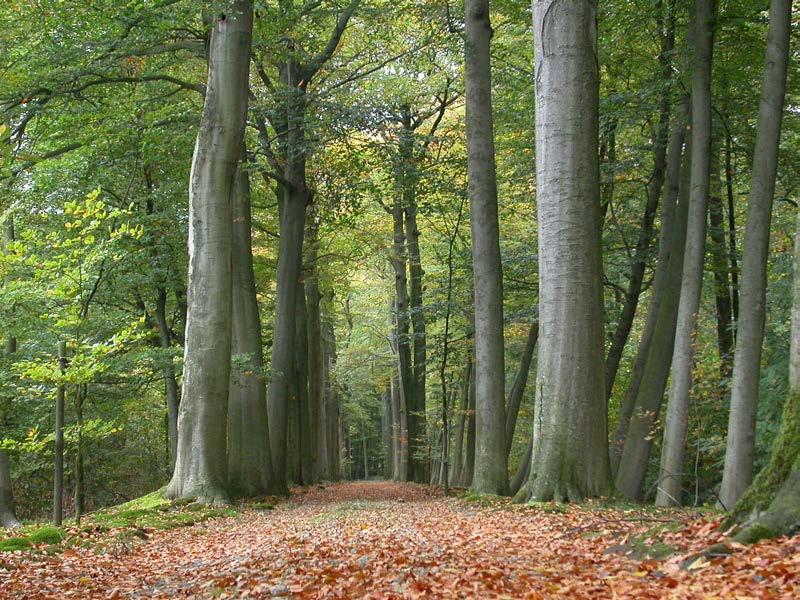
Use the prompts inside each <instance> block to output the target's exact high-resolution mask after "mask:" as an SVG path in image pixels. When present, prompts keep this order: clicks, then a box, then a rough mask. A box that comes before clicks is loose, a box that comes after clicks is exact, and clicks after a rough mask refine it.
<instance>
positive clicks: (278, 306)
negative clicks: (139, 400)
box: [267, 57, 310, 492]
mask: <svg viewBox="0 0 800 600" xmlns="http://www.w3.org/2000/svg"><path fill="white" fill-rule="evenodd" d="M303 70H304V69H303V68H302V66H301V65H299V64H298V63H297V62H296V60H295V58H294V57H291V58H289V59H288V60H287V61H286V62H285V63H283V64H282V65H281V84H282V86H283V88H284V90H283V94H282V97H283V100H284V102H285V107H284V108H285V114H286V123H285V133H283V132H281V134H280V135H281V139H280V142H281V144H282V150H283V152H284V156H283V159H284V161H285V165H284V172H283V177H284V179H285V180H286V185H284V186H282V187H283V197H282V198H281V199H280V201H279V204H280V207H279V210H280V225H279V227H280V234H281V235H280V241H279V244H278V268H277V281H276V302H275V325H274V333H273V338H272V357H271V362H270V381H269V388H268V390H267V399H268V401H267V408H268V413H269V436H270V447H271V452H272V468H273V474H274V476H275V480H276V483H277V485H278V486H279V488H280V489H281V491H283V492H285V491H286V483H285V482H286V464H287V460H288V459H289V458H290V457H289V456H288V455H287V431H288V427H289V403H290V402H291V389H292V380H293V378H294V366H295V341H296V335H297V332H296V329H295V312H296V310H297V292H298V281H299V279H300V267H301V265H302V255H303V237H304V232H305V219H306V207H307V205H308V202H309V197H310V190H309V189H308V186H307V183H306V158H307V153H308V147H307V145H308V141H307V140H306V135H305V118H306V106H307V97H306V86H307V85H308V78H307V77H305V74H304V73H303ZM299 289H302V288H299ZM298 414H299V413H298Z"/></svg>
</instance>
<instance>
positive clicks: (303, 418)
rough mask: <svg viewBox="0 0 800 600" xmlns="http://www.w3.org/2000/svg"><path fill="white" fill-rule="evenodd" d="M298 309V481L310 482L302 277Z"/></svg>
mask: <svg viewBox="0 0 800 600" xmlns="http://www.w3.org/2000/svg"><path fill="white" fill-rule="evenodd" d="M295 301H296V302H297V310H296V312H295V331H296V334H297V337H296V338H295V345H294V356H295V389H296V390H297V408H298V411H299V412H298V416H299V420H298V424H299V434H300V439H299V448H298V449H299V451H300V461H299V463H300V482H302V483H303V484H304V485H308V484H309V483H313V481H314V478H313V472H314V470H315V467H314V462H315V457H316V452H315V450H314V438H313V436H312V427H311V405H310V401H309V396H308V327H307V323H306V320H307V318H308V310H307V308H306V295H305V287H304V283H303V282H302V281H298V282H297V295H296V297H295Z"/></svg>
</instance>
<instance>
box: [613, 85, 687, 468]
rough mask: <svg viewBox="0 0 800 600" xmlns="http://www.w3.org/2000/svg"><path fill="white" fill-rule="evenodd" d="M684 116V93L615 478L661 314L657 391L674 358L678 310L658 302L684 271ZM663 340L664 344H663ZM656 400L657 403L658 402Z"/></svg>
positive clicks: (616, 446) (621, 420)
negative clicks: (653, 271) (663, 321)
mask: <svg viewBox="0 0 800 600" xmlns="http://www.w3.org/2000/svg"><path fill="white" fill-rule="evenodd" d="M687 117H688V99H685V98H684V99H682V100H681V101H679V102H678V103H677V104H676V105H675V117H674V119H673V120H672V125H671V127H670V135H669V142H668V149H667V167H666V174H665V183H664V200H663V202H662V203H661V219H660V220H661V230H660V233H659V240H658V255H657V257H656V268H655V275H654V277H653V285H652V288H651V289H652V291H651V293H650V303H649V305H648V307H647V316H646V318H645V324H644V328H643V330H642V337H641V339H640V341H639V347H638V349H637V352H636V359H635V361H634V364H633V369H632V371H631V377H630V382H629V384H628V387H627V389H626V390H625V396H624V397H623V400H622V404H621V405H620V409H619V412H618V414H617V424H616V426H615V428H614V434H613V436H612V438H611V444H610V448H609V451H610V457H611V472H612V474H613V475H614V476H615V477H616V475H617V471H618V469H619V462H620V458H621V457H622V451H623V448H624V447H625V440H626V437H627V435H628V427H629V426H630V422H631V416H632V415H633V412H634V409H635V407H636V405H637V402H641V400H640V399H639V398H638V396H639V389H640V387H641V385H642V379H643V377H644V372H645V368H646V367H647V365H648V363H649V360H650V352H651V348H652V345H653V340H654V338H655V332H656V327H657V324H658V322H659V319H662V318H666V319H667V321H666V322H665V323H664V324H663V325H662V328H661V329H660V332H661V334H662V335H665V336H666V338H662V339H659V340H658V341H657V344H659V348H657V349H655V353H656V354H659V353H663V356H661V357H660V359H659V358H655V360H657V361H659V363H658V365H659V367H660V369H659V370H656V371H653V370H652V369H653V366H651V371H650V372H649V373H648V377H650V378H653V377H654V376H655V375H656V374H657V373H663V380H664V382H663V383H662V384H660V387H659V386H656V390H658V389H660V390H661V392H660V396H663V394H664V387H663V386H664V385H666V375H667V374H668V372H669V365H670V363H671V360H672V343H673V341H674V338H673V336H674V334H675V318H674V316H675V314H676V311H675V310H674V309H673V310H670V311H669V312H668V313H666V314H665V315H664V317H662V316H661V310H662V308H661V307H662V304H663V302H664V299H665V297H666V294H667V291H668V289H669V290H671V291H670V293H671V294H672V295H671V296H670V298H672V299H673V304H672V305H671V306H673V307H674V308H677V300H678V298H677V292H678V290H679V288H680V279H681V272H682V271H683V247H684V244H685V241H686V205H687V200H688V193H689V180H688V174H689V166H688V163H686V166H685V167H684V168H683V170H682V169H681V159H682V157H683V156H684V151H683V145H684V141H685V139H686V120H687ZM684 161H685V159H684ZM681 173H683V174H684V177H685V180H684V181H681ZM681 191H683V194H684V195H683V196H682V198H683V200H682V202H681V207H682V210H680V211H677V206H678V197H679V194H680V193H681ZM665 345H666V346H667V347H665ZM665 357H666V358H665ZM664 363H666V368H664ZM661 378H662V377H660V376H659V377H656V379H657V380H659V381H660V380H661ZM649 383H651V380H650V379H648V384H649ZM648 393H652V392H648ZM660 405H661V404H660V402H659V404H658V406H660ZM645 462H646V461H645Z"/></svg>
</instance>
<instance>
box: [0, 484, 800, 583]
mask: <svg viewBox="0 0 800 600" xmlns="http://www.w3.org/2000/svg"><path fill="white" fill-rule="evenodd" d="M715 524H716V522H715V521H713V520H709V519H707V518H698V515H696V514H690V513H686V512H674V511H673V512H665V511H659V512H653V511H647V512H642V511H639V510H637V511H632V510H628V511H622V510H618V509H614V510H609V509H605V508H601V507H594V508H593V507H591V506H589V507H583V508H581V507H569V508H566V509H564V508H562V507H549V508H547V507H540V508H530V507H516V506H512V505H509V504H508V503H507V502H506V501H505V500H483V499H481V500H478V501H467V500H463V499H455V498H445V497H443V496H442V495H441V493H440V492H438V491H432V490H431V489H430V488H428V487H426V486H421V485H414V484H399V483H389V482H353V483H337V484H332V485H326V486H324V487H323V486H314V487H312V488H310V489H308V490H298V492H297V493H296V494H294V495H293V496H292V497H291V499H289V500H287V501H285V502H282V503H280V504H279V505H278V506H277V507H276V508H275V509H274V510H269V511H258V510H246V511H245V512H244V513H243V514H242V515H240V516H237V517H229V518H218V519H214V520H211V521H207V522H205V523H202V524H199V525H195V526H193V527H184V528H181V529H175V530H171V531H162V532H153V533H151V535H150V536H149V538H148V540H147V541H146V542H144V543H141V544H139V545H137V546H135V547H132V548H127V549H122V551H120V552H117V553H114V554H103V555H96V554H95V553H94V552H93V551H92V550H91V549H82V550H70V551H67V552H64V553H62V554H59V555H55V556H53V557H49V558H47V559H45V560H41V561H36V562H34V561H29V562H26V563H22V562H21V563H20V564H18V568H16V569H13V570H11V571H9V572H5V573H3V572H0V596H1V597H4V598H6V597H14V598H70V597H79V598H153V597H156V598H176V597H196V598H238V597H257V598H270V597H292V598H422V597H424V598H429V597H435V598H459V597H460V598H464V597H470V598H552V597H568V598H611V597H637V598H658V597H670V598H675V597H687V598H688V597H698V598H700V597H708V596H714V597H723V598H724V597H733V596H735V595H739V596H742V597H747V598H749V597H780V596H784V597H787V598H788V597H798V595H800V536H796V537H794V538H790V539H784V540H782V541H772V542H766V543H763V544H759V545H756V546H752V547H748V548H741V549H739V551H737V552H736V553H735V554H734V555H733V556H731V557H728V558H725V559H714V560H713V561H711V562H710V563H709V562H706V561H704V562H701V563H700V565H699V567H698V568H695V569H693V570H688V571H687V570H680V568H679V562H680V559H681V556H685V555H686V554H687V553H689V552H692V551H693V550H695V549H697V548H701V547H705V546H706V545H707V544H708V543H711V542H714V541H717V540H718V539H719V534H718V533H716V532H715V530H714V527H715ZM654 526H655V527H659V528H664V527H666V530H664V531H661V532H660V533H659V534H657V535H656V534H654V533H652V530H653V527H654ZM647 531H651V533H649V534H646V535H643V536H642V537H641V538H639V539H640V541H639V542H637V544H638V545H639V546H641V547H642V548H644V547H647V546H648V545H649V546H650V547H651V548H661V547H663V545H664V544H669V545H670V546H671V547H672V548H673V549H675V550H677V551H678V553H679V554H678V555H676V556H672V557H670V558H667V559H665V560H655V559H643V558H641V555H640V557H639V558H632V557H630V556H626V555H624V551H625V550H628V549H631V548H633V547H634V546H636V545H637V544H633V543H632V541H633V540H634V539H635V538H634V537H633V536H634V535H636V534H643V533H644V532H647ZM656 538H658V539H656ZM639 550H641V548H639ZM12 590H13V591H12Z"/></svg>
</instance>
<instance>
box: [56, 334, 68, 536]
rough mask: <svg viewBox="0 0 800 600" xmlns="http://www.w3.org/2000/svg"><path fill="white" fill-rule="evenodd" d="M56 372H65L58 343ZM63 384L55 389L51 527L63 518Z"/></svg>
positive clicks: (64, 348)
mask: <svg viewBox="0 0 800 600" xmlns="http://www.w3.org/2000/svg"><path fill="white" fill-rule="evenodd" d="M58 370H59V372H60V373H61V375H62V376H63V375H64V373H65V371H66V370H67V343H66V342H64V341H61V342H59V343H58ZM64 396H65V385H64V382H63V381H62V382H59V383H58V386H57V387H56V418H55V421H56V423H55V433H54V438H55V460H54V463H55V465H54V467H55V468H54V471H55V476H54V477H53V525H55V526H56V527H61V522H62V521H63V518H64Z"/></svg>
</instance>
